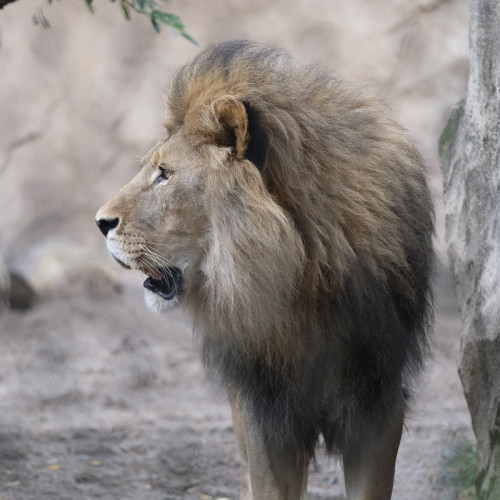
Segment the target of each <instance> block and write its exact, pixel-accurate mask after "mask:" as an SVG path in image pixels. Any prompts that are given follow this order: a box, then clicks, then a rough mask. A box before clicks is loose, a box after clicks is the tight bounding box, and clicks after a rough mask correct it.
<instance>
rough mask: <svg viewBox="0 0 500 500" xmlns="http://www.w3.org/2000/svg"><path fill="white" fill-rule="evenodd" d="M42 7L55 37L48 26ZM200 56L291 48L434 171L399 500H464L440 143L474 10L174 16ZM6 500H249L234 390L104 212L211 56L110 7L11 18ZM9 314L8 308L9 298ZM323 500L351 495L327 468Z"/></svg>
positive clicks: (4, 226) (0, 358) (316, 484)
mask: <svg viewBox="0 0 500 500" xmlns="http://www.w3.org/2000/svg"><path fill="white" fill-rule="evenodd" d="M40 8H43V12H44V14H45V16H46V17H47V18H48V20H49V22H50V24H51V28H50V29H47V30H44V29H42V28H41V27H39V26H38V27H35V26H34V25H33V23H32V19H31V18H32V16H33V15H35V14H37V13H38V12H39V9H40ZM167 8H168V10H170V11H172V12H175V13H176V14H179V15H180V16H181V18H182V20H183V22H184V23H185V25H186V28H187V31H188V32H189V33H190V34H191V35H192V36H193V37H194V38H195V39H196V40H197V41H198V42H199V45H200V46H201V47H205V46H206V45H207V44H210V43H213V42H217V41H222V40H228V39H234V38H249V39H255V40H258V41H263V42H267V43H271V44H274V45H279V46H282V47H285V48H287V49H288V50H290V51H292V52H293V53H294V54H295V56H296V57H297V58H298V59H299V60H301V61H304V62H311V61H315V62H319V63H321V64H323V65H324V66H325V67H327V68H329V69H331V71H333V72H335V73H337V74H338V75H340V76H343V77H346V78H348V79H354V80H357V81H360V82H362V83H364V84H366V85H367V86H369V87H371V88H373V89H375V91H376V92H378V93H379V94H381V95H382V96H383V97H384V98H385V100H386V101H387V102H388V104H389V105H390V107H392V109H393V110H394V113H395V115H396V117H397V118H398V119H399V121H400V122H402V123H403V124H404V125H405V127H406V128H407V129H408V130H409V131H410V133H411V134H412V135H413V136H414V137H415V139H416V141H417V142H418V144H419V146H420V149H421V150H422V152H423V154H424V156H425V158H426V159H427V161H428V164H429V181H430V183H431V188H432V192H433V195H434V198H435V201H436V209H437V220H438V234H437V238H436V245H437V248H438V252H439V254H440V259H441V265H440V266H439V270H438V276H437V279H436V295H437V306H436V334H435V346H434V356H433V359H432V360H431V361H430V362H429V364H428V367H427V370H426V373H425V376H424V377H423V378H422V383H421V389H420V391H419V394H418V397H417V399H416V403H415V408H414V412H413V414H412V417H411V418H410V420H409V421H408V423H407V429H406V432H405V433H404V436H403V442H402V446H401V450H400V455H399V459H398V464H397V471H396V483H395V493H394V498H397V499H402V500H419V499H422V498H427V499H429V500H452V499H453V500H454V499H457V498H458V495H459V493H458V489H457V485H456V481H455V479H454V478H453V472H452V471H450V467H449V466H448V465H447V464H448V463H449V459H450V457H451V456H452V455H453V454H454V452H455V451H456V450H457V449H459V448H460V447H461V446H463V445H464V443H465V442H466V440H467V439H468V438H470V437H471V431H470V417H469V414H468V411H467V408H466V404H465V400H464V397H463V394H462V389H461V386H460V382H459V379H458V375H457V370H456V357H457V353H458V350H459V344H460V320H459V316H458V312H457V306H456V299H455V295H454V291H453V285H452V278H451V275H450V273H449V271H448V264H447V258H446V255H445V251H444V242H443V233H444V217H443V203H442V187H441V186H442V179H441V174H440V171H439V168H438V156H437V139H438V137H439V135H440V132H441V130H442V129H443V127H444V125H445V123H446V120H447V118H448V116H449V113H450V110H451V108H452V106H453V105H454V104H455V103H456V102H457V101H459V100H460V99H461V98H462V97H463V95H464V94H465V90H466V83H467V76H468V37H467V23H468V11H467V2H465V0H350V1H349V2H345V1H340V0H288V1H285V0H275V1H270V0H268V1H266V0H253V1H252V2H241V1H237V0H213V1H211V2H204V1H201V0H198V1H195V0H183V1H180V0H172V1H171V2H169V3H168V4H167ZM0 44H1V45H0V256H2V257H3V259H0V261H1V260H3V262H0V309H1V312H0V346H1V350H0V500H13V499H16V500H17V499H21V500H25V499H26V500H30V499H68V500H69V499H72V500H80V499H81V500H83V499H87V498H89V499H90V498H91V499H98V498H102V499H120V500H126V499H134V500H146V499H151V500H166V499H200V498H201V499H205V500H207V499H209V498H231V499H234V498H237V494H238V469H237V468H238V464H239V457H238V452H237V447H236V442H235V439H234V438H233V436H232V429H231V420H230V412H229V407H228V405H227V403H226V401H225V397H224V394H223V393H222V392H221V391H220V390H219V388H218V387H217V386H216V385H215V384H214V383H213V382H212V381H209V380H206V377H205V375H204V373H203V369H202V367H201V365H200V362H199V359H198V354H197V351H196V339H193V335H192V331H191V328H190V326H189V325H188V324H187V323H186V321H185V319H184V318H183V317H182V315H181V314H180V313H176V314H172V315H169V316H168V317H155V316H152V315H151V314H150V313H149V312H148V311H147V310H146V308H145V306H144V304H143V301H142V297H141V295H142V289H141V282H142V278H141V277H140V276H139V275H138V274H135V273H127V272H125V271H123V270H121V269H119V268H118V266H116V264H114V263H113V262H112V261H111V259H110V258H109V257H108V255H107V253H106V250H105V248H104V242H103V240H102V236H101V235H100V234H99V232H98V231H97V228H96V227H95V223H94V215H95V212H96V210H97V208H98V207H99V206H100V205H101V204H102V203H103V202H104V201H105V200H106V199H107V198H108V197H109V196H110V195H111V194H112V193H114V192H115V191H116V190H117V189H118V188H119V187H120V186H121V185H122V184H123V183H124V182H125V181H127V180H128V179H129V178H130V177H131V176H132V175H133V173H134V172H135V171H136V170H137V168H138V165H139V158H140V156H141V154H142V153H144V152H145V151H146V150H147V149H148V147H149V146H150V145H152V144H153V143H154V142H155V139H156V137H157V136H158V134H159V132H160V129H161V119H162V109H161V105H162V95H163V92H164V89H165V87H166V86H167V84H168V81H169V78H170V77H171V75H172V73H173V71H174V70H175V68H177V67H178V66H179V65H181V64H183V63H184V62H186V61H187V60H188V59H190V58H191V57H192V56H193V55H194V54H196V52H197V51H198V50H199V47H196V46H194V45H192V44H190V43H189V42H188V41H186V40H185V39H183V38H181V37H179V36H174V35H173V34H172V33H170V32H169V31H168V30H167V29H163V30H162V33H161V34H160V35H158V34H156V33H155V32H154V30H153V29H152V27H151V25H150V23H149V22H148V20H147V19H142V18H140V17H139V16H135V17H134V18H133V21H131V22H127V21H125V19H124V18H123V16H122V13H121V11H120V9H119V6H118V5H117V4H113V3H111V2H108V1H105V0H99V1H98V2H97V1H96V2H95V14H94V15H92V14H90V13H89V12H88V11H87V9H86V7H85V4H84V2H83V1H80V2H76V1H70V0H63V1H60V2H54V3H53V4H52V5H51V6H48V5H47V4H46V3H44V2H41V1H38V0H37V1H30V0H18V1H17V2H15V3H13V4H11V5H8V6H7V7H5V8H4V9H3V10H1V11H0ZM9 300H10V302H11V305H12V306H13V307H11V308H10V309H7V308H5V304H6V303H7V301H9ZM309 491H310V498H312V499H313V500H317V499H323V498H338V499H340V498H343V495H344V489H343V478H342V470H341V468H340V466H339V465H338V464H337V463H336V462H335V461H334V460H326V459H323V458H320V460H319V461H318V464H317V466H316V468H315V469H314V468H312V469H311V478H310V487H309Z"/></svg>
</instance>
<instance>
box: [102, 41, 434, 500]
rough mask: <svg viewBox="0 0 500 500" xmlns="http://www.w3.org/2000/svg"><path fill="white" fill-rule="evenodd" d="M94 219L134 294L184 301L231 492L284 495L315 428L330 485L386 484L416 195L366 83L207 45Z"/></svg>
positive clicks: (414, 268)
mask: <svg viewBox="0 0 500 500" xmlns="http://www.w3.org/2000/svg"><path fill="white" fill-rule="evenodd" d="M96 221H97V225H98V226H99V228H100V230H101V231H102V233H103V234H104V236H105V237H106V244H107V247H108V250H109V252H110V253H111V255H112V256H113V257H114V258H115V259H116V260H117V261H118V262H119V263H120V264H121V265H122V266H123V267H125V268H127V269H136V270H140V271H142V272H143V273H144V274H145V275H146V276H147V278H146V280H145V281H144V287H145V301H146V303H147V305H148V306H149V308H151V309H153V310H155V311H167V310H169V309H171V308H173V307H175V306H180V307H182V308H184V309H185V311H186V312H187V314H188V315H189V316H190V317H191V318H192V321H193V324H194V327H195V330H196V332H198V334H199V338H200V347H201V355H202V358H203V361H204V363H205V365H206V367H207V369H208V370H209V371H210V372H211V373H214V374H216V375H217V376H218V377H219V380H220V381H222V383H223V386H224V387H225V388H227V393H228V395H229V400H230V403H231V407H232V413H233V419H234V430H235V434H236V436H237V439H238V442H239V447H240V450H241V454H242V471H241V498H243V499H254V500H285V499H286V500H295V499H304V498H305V497H306V486H307V470H308V465H309V463H310V462H311V461H313V460H314V457H315V448H316V446H317V445H318V442H319V440H320V438H321V440H322V442H323V443H324V447H325V448H326V451H327V452H328V453H330V454H332V455H335V456H337V457H340V459H341V460H342V464H343V469H344V474H345V482H346V493H347V498H348V499H349V500H387V499H389V498H390V497H391V495H392V488H393V480H394V471H395V462H396V456H397V453H398V448H399V443H400V438H401V434H402V428H403V423H404V418H405V414H406V413H407V412H408V406H409V401H410V400H411V393H412V387H413V385H414V379H415V376H416V375H417V374H418V372H419V371H420V369H421V367H422V365H423V362H424V360H425V357H426V355H427V353H428V351H429V336H430V330H431V323H432V321H431V320H432V296H431V281H432V274H433V272H432V271H433V255H434V251H433V231H434V215H433V207H432V202H431V198H430V194H429V189H428V186H427V183H426V169H425V166H424V162H423V160H422V157H421V155H420V154H419V152H418V151H417V149H416V148H415V146H414V145H413V144H412V142H411V140H410V139H409V138H408V136H407V133H406V132H405V131H404V130H403V129H402V127H401V126H399V125H398V124H397V123H396V122H395V121H394V120H393V119H392V118H391V117H390V115H389V113H388V111H387V109H386V107H385V106H384V105H383V104H382V103H381V102H380V101H379V100H378V99H376V98H374V97H372V96H371V95H370V94H369V93H368V92H367V91H366V90H364V89H362V88H358V87H357V86H355V85H353V84H351V83H346V82H344V81H342V80H340V79H337V78H334V77H332V76H330V75H328V74H327V73H325V72H324V71H322V70H321V69H320V68H319V67H316V66H301V65H300V64H298V63H297V62H295V60H294V59H293V58H292V57H291V56H290V55H288V54H287V53H286V52H285V51H282V50H279V49H275V48H272V47H268V46H265V45H261V44H258V43H254V42H248V41H235V42H227V43H222V44H220V45H216V46H213V47H210V48H208V49H206V50H205V51H203V52H201V53H200V54H199V55H198V56H197V57H195V58H194V60H193V61H192V62H191V63H189V64H187V65H186V66H184V67H182V68H181V69H180V70H179V71H178V73H177V75H176V76H175V78H174V79H173V81H172V83H171V86H170V90H169V92H168V96H167V113H166V118H165V133H164V136H163V137H162V138H161V139H160V140H159V142H158V143H157V144H156V145H155V146H154V147H153V148H152V149H151V150H150V151H149V152H148V153H147V154H146V155H145V157H144V159H143V161H142V165H141V169H140V170H139V172H138V173H137V174H136V175H135V177H134V178H133V179H132V180H131V181H130V182H129V183H128V184H126V185H125V186H124V187H123V188H122V189H121V190H120V191H119V192H118V193H117V194H116V195H115V196H114V197H112V198H111V199H110V200H109V201H108V202H107V203H106V204H105V205H104V206H103V207H102V208H101V209H100V210H99V211H98V213H97V216H96Z"/></svg>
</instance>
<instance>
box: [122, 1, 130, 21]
mask: <svg viewBox="0 0 500 500" xmlns="http://www.w3.org/2000/svg"><path fill="white" fill-rule="evenodd" d="M121 7H122V10H123V15H124V16H125V19H126V20H127V21H130V10H129V8H128V5H126V4H124V3H123V2H121Z"/></svg>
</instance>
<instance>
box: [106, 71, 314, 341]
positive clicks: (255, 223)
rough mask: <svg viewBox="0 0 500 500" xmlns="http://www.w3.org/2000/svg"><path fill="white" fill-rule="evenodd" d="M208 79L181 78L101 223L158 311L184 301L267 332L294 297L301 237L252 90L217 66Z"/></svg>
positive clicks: (198, 312) (114, 251)
mask: <svg viewBox="0 0 500 500" xmlns="http://www.w3.org/2000/svg"><path fill="white" fill-rule="evenodd" d="M219 69H220V68H219ZM181 75H182V73H181ZM181 75H180V76H178V80H177V84H179V78H181ZM218 76H219V77H220V75H218ZM190 83H191V86H194V87H196V85H199V84H200V82H197V81H196V79H195V78H194V77H192V79H191V82H190ZM205 83H206V86H207V88H200V89H199V93H198V94H193V92H194V90H193V89H192V88H191V87H189V88H183V91H184V92H188V91H189V92H191V94H190V95H189V96H185V95H183V96H179V95H176V94H175V84H174V88H173V90H172V92H171V95H170V103H171V105H170V110H169V111H170V114H169V117H168V118H167V121H166V124H165V126H166V134H165V136H164V138H163V139H161V140H160V141H159V142H158V143H157V144H156V145H155V146H154V147H153V148H152V149H151V150H150V151H149V152H148V153H147V154H146V155H145V157H144V159H143V161H142V164H141V168H140V170H139V172H138V173H137V174H136V175H135V177H134V178H133V179H132V180H131V181H130V182H129V183H128V184H127V185H125V186H124V187H123V188H122V189H121V190H120V191H119V192H118V193H117V194H116V195H115V196H114V197H113V198H111V199H110V200H109V201H108V202H107V203H106V204H105V205H104V206H103V207H102V208H101V209H100V210H99V211H98V213H97V216H96V220H97V224H98V226H99V228H100V229H101V231H102V232H103V234H104V235H105V236H106V243H107V247H108V250H109V252H110V253H111V255H112V256H113V257H114V258H115V259H116V260H117V261H118V262H119V263H120V264H121V265H123V266H124V267H126V268H130V269H136V270H139V271H142V272H143V273H144V274H145V275H146V276H147V278H146V280H145V281H144V287H145V289H146V290H145V299H146V303H147V305H148V306H149V307H150V308H151V309H153V310H156V311H164V310H167V309H170V308H171V307H172V306H174V305H177V304H181V305H184V306H185V307H187V308H188V309H191V311H192V312H194V313H195V316H196V318H197V319H198V320H200V321H203V322H205V323H206V322H209V323H210V322H216V323H218V324H224V330H227V329H228V328H234V329H236V330H240V331H241V330H242V328H243V327H245V328H248V325H249V324H253V325H255V327H256V328H257V329H259V330H260V331H269V329H270V328H271V329H274V326H276V325H277V323H280V321H281V319H282V318H283V317H284V316H285V315H286V312H285V311H286V310H289V309H290V307H291V305H292V302H293V301H294V300H295V298H296V290H297V288H298V284H299V283H300V280H301V279H302V272H303V261H304V245H303V241H302V238H301V236H300V234H299V232H298V231H297V229H296V227H295V224H294V221H293V219H292V217H291V216H290V214H289V213H287V212H286V210H285V209H284V207H282V206H280V204H279V203H278V202H277V200H276V199H275V197H274V196H273V195H272V194H271V193H270V191H269V190H268V189H267V187H266V185H265V180H264V178H263V175H262V172H261V169H262V166H263V163H265V162H266V155H267V148H268V144H267V142H266V141H267V138H268V136H267V135H265V134H264V132H263V131H262V130H261V129H260V125H261V124H260V123H259V121H258V120H259V118H258V115H257V113H256V111H255V109H254V108H253V107H252V105H251V104H250V102H249V101H248V100H247V99H245V97H247V96H246V94H245V93H244V92H243V93H241V91H240V92H239V93H238V94H236V95H235V92H234V89H232V88H229V87H230V85H229V84H226V85H224V84H221V81H220V78H218V79H217V78H215V76H214V75H213V74H212V75H208V76H205ZM182 98H184V100H186V103H185V109H182V110H177V114H175V107H179V106H180V105H181V100H182ZM273 297H274V298H273Z"/></svg>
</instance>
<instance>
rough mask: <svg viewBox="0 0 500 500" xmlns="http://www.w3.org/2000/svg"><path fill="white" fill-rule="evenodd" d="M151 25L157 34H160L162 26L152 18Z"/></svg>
mask: <svg viewBox="0 0 500 500" xmlns="http://www.w3.org/2000/svg"><path fill="white" fill-rule="evenodd" d="M151 24H152V25H153V28H154V29H155V31H156V33H160V31H161V30H160V25H159V24H158V21H157V20H156V19H155V18H154V17H153V16H151Z"/></svg>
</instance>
